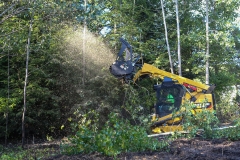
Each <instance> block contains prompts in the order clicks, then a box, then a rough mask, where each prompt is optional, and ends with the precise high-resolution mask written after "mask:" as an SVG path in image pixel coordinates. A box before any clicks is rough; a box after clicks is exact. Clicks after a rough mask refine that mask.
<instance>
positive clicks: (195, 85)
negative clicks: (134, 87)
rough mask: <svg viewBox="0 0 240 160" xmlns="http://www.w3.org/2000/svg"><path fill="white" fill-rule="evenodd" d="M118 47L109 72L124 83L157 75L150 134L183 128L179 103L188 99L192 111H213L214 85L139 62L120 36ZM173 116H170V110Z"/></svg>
mask: <svg viewBox="0 0 240 160" xmlns="http://www.w3.org/2000/svg"><path fill="white" fill-rule="evenodd" d="M120 41H121V42H122V46H121V49H120V51H119V53H118V56H117V59H116V61H115V62H114V63H113V64H112V65H111V66H110V68H109V69H110V72H111V73H112V75H114V76H115V77H117V78H119V79H123V80H124V81H125V82H128V81H133V82H134V83H136V80H137V79H138V78H140V77H141V76H143V75H148V76H149V77H151V78H160V79H162V80H163V82H162V83H161V84H158V85H154V90H155V91H156V96H157V102H156V103H155V106H154V107H155V113H154V114H153V116H152V124H151V130H152V132H153V133H166V132H175V131H183V128H182V125H181V122H182V120H183V117H182V116H181V114H179V116H176V114H178V113H181V105H183V103H184V102H186V101H188V102H190V103H194V104H195V105H196V108H195V109H193V110H191V112H194V113H197V112H201V111H202V109H203V108H206V109H207V110H209V111H213V110H215V102H214V94H213V90H214V88H215V85H205V84H202V83H199V82H196V81H193V80H191V79H188V78H184V77H181V76H178V75H175V74H172V73H169V72H166V71H164V70H161V69H158V68H156V67H154V66H153V65H150V64H147V63H144V64H143V65H141V64H140V65H139V64H138V63H137V62H138V61H139V57H140V56H137V57H133V53H132V47H131V46H130V45H129V43H128V42H127V41H125V40H124V39H122V38H120ZM174 111H176V112H175V116H173V112H174Z"/></svg>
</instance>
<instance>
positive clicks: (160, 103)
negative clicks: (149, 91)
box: [154, 78, 186, 118]
mask: <svg viewBox="0 0 240 160" xmlns="http://www.w3.org/2000/svg"><path fill="white" fill-rule="evenodd" d="M154 90H156V93H157V103H156V105H155V111H156V114H157V116H158V117H159V118H161V117H164V116H166V115H169V114H171V113H172V112H173V111H174V110H175V111H177V110H179V108H180V106H181V103H182V98H183V96H184V95H185V93H186V92H185V89H184V88H183V86H182V85H180V84H175V83H174V81H172V80H171V79H170V78H165V79H164V81H163V83H162V84H161V85H155V86H154Z"/></svg>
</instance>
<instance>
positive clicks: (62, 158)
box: [45, 138, 240, 160]
mask: <svg viewBox="0 0 240 160" xmlns="http://www.w3.org/2000/svg"><path fill="white" fill-rule="evenodd" d="M114 159H118V160H156V159H160V160H212V159H215V160H240V140H239V141H228V140H226V139H216V140H204V139H201V138H194V139H191V140H189V139H178V140H175V141H173V142H172V143H171V144H170V147H169V149H168V150H167V151H155V152H134V153H124V154H120V155H118V156H117V157H116V158H114V157H106V156H103V155H101V154H98V153H93V154H80V155H73V156H67V155H61V154H59V155H56V156H53V157H48V158H46V159H45V160H114Z"/></svg>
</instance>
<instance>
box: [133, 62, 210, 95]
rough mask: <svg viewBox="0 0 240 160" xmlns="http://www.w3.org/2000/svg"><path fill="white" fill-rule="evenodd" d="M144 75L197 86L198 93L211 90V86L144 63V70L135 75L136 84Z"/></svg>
mask: <svg viewBox="0 0 240 160" xmlns="http://www.w3.org/2000/svg"><path fill="white" fill-rule="evenodd" d="M142 75H150V77H152V78H161V79H164V77H168V78H171V79H172V80H173V81H177V82H178V83H179V84H182V85H183V84H189V85H191V86H195V87H196V89H197V90H196V92H203V91H208V90H209V89H210V86H208V85H205V84H202V83H200V82H196V81H193V80H191V79H188V78H185V77H181V76H178V75H176V74H172V73H170V72H166V71H164V70H161V69H158V68H157V67H154V66H153V65H150V64H147V63H144V64H143V66H142V68H141V69H140V70H139V71H138V72H137V73H136V74H135V76H134V77H133V81H134V82H136V80H137V79H138V78H139V77H140V76H142Z"/></svg>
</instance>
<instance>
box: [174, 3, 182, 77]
mask: <svg viewBox="0 0 240 160" xmlns="http://www.w3.org/2000/svg"><path fill="white" fill-rule="evenodd" d="M175 3H176V19H177V39H178V72H179V75H180V76H182V64H181V63H182V62H181V48H180V27H179V16H178V0H175Z"/></svg>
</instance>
